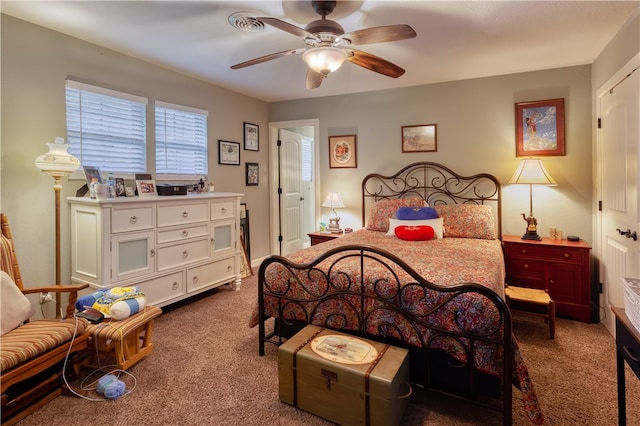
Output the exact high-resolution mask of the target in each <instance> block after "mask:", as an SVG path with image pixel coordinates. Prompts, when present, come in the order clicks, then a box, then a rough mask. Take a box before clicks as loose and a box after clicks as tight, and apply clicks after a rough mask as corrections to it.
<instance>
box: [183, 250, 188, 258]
mask: <svg viewBox="0 0 640 426" xmlns="http://www.w3.org/2000/svg"><path fill="white" fill-rule="evenodd" d="M187 257H189V252H188V251H186V250H185V251H183V252H182V258H183V259H186V258H187Z"/></svg>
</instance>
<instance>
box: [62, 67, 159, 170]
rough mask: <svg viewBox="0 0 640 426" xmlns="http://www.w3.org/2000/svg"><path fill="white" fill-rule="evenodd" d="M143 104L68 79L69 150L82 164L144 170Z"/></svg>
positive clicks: (122, 95)
mask: <svg viewBox="0 0 640 426" xmlns="http://www.w3.org/2000/svg"><path fill="white" fill-rule="evenodd" d="M146 105H147V99H146V98H142V97H139V96H135V95H131V94H127V93H122V92H116V91H113V90H109V89H105V88H102V87H97V86H91V85H88V84H84V83H79V82H76V81H72V80H67V82H66V108H67V141H68V142H69V152H70V153H71V154H73V155H74V156H76V157H77V158H78V159H79V160H80V162H81V164H82V165H83V166H96V167H99V168H100V170H103V171H104V170H107V171H110V172H128V173H136V172H145V171H146V119H145V110H146Z"/></svg>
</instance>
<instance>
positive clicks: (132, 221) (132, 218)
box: [129, 216, 138, 225]
mask: <svg viewBox="0 0 640 426" xmlns="http://www.w3.org/2000/svg"><path fill="white" fill-rule="evenodd" d="M136 222H138V217H137V216H131V217H130V218H129V223H130V224H132V225H133V224H135V223H136Z"/></svg>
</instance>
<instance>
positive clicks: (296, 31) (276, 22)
mask: <svg viewBox="0 0 640 426" xmlns="http://www.w3.org/2000/svg"><path fill="white" fill-rule="evenodd" d="M256 19H257V20H258V21H261V22H264V23H265V24H269V25H271V26H272V27H275V28H277V29H279V30H282V31H285V32H288V33H289V34H293V35H294V36H298V37H300V38H302V39H304V38H312V39H317V37H316V36H315V35H313V34H311V33H310V32H309V31H307V30H305V29H303V28H300V27H296V26H295V25H293V24H290V23H288V22H285V21H282V20H280V19H277V18H269V17H259V18H256Z"/></svg>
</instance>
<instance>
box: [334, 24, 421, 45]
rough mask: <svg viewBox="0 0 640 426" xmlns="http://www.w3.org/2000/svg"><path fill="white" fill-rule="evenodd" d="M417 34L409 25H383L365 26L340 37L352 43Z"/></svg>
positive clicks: (410, 36)
mask: <svg viewBox="0 0 640 426" xmlns="http://www.w3.org/2000/svg"><path fill="white" fill-rule="evenodd" d="M415 36H416V32H415V31H414V30H413V28H411V27H410V26H409V25H388V26H382V27H372V28H364V29H362V30H357V31H353V32H350V33H346V34H343V35H341V36H340V37H339V38H338V39H337V40H336V44H340V42H339V40H340V39H347V40H349V41H350V42H351V44H352V45H354V46H355V45H359V44H372V43H384V42H387V41H397V40H406V39H408V38H413V37H415Z"/></svg>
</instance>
